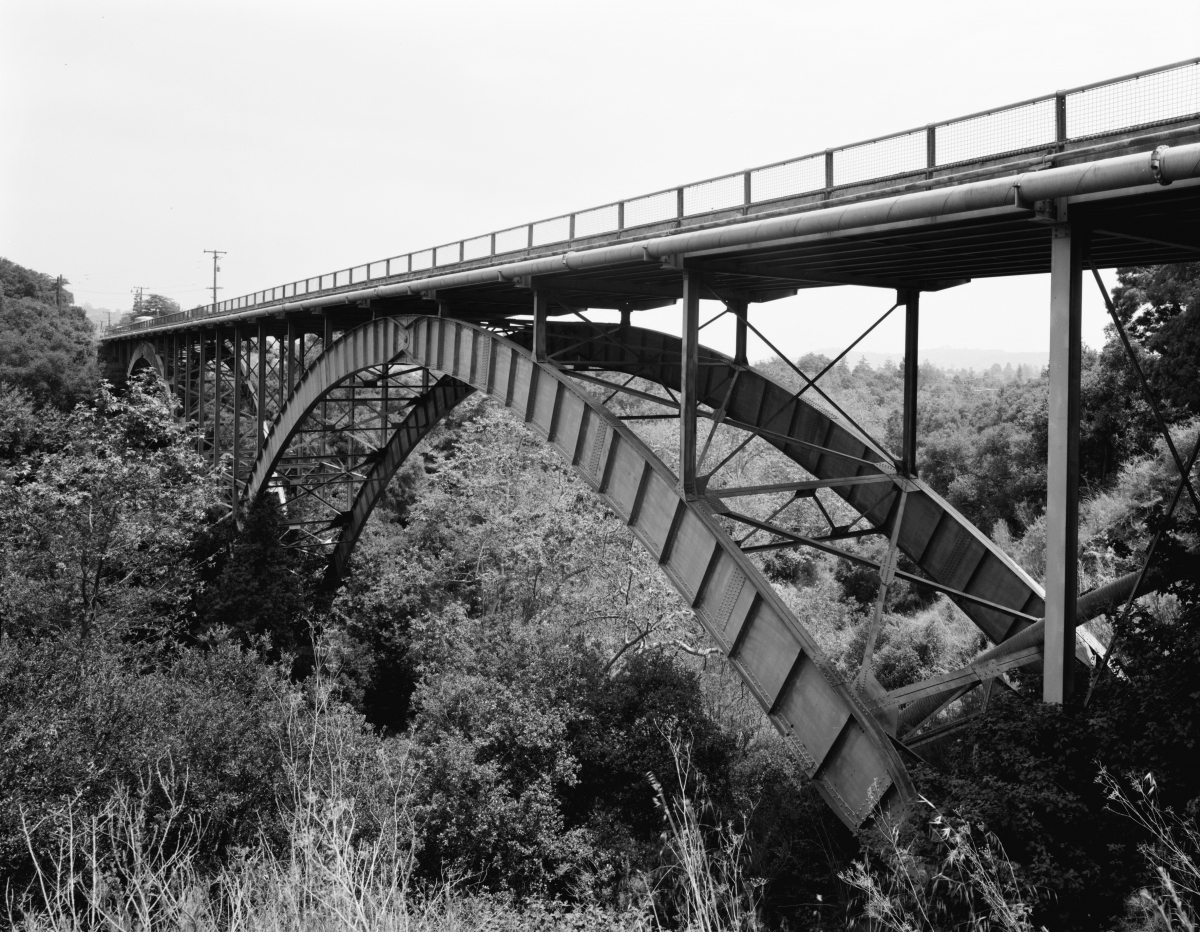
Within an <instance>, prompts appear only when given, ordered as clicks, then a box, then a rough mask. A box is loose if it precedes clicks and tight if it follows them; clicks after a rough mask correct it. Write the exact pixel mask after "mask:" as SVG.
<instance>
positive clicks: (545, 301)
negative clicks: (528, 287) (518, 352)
mask: <svg viewBox="0 0 1200 932" xmlns="http://www.w3.org/2000/svg"><path fill="white" fill-rule="evenodd" d="M549 307H550V300H549V298H547V296H546V293H545V292H544V291H535V292H534V293H533V358H534V360H535V361H537V362H545V361H546V311H547V309H548V308H549Z"/></svg>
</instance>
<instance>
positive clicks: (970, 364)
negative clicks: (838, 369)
mask: <svg viewBox="0 0 1200 932" xmlns="http://www.w3.org/2000/svg"><path fill="white" fill-rule="evenodd" d="M841 351H842V348H837V347H829V348H825V349H820V350H817V352H818V353H821V354H823V355H825V356H828V357H830V358H831V359H832V358H833V357H834V356H836V355H837V354H838V353H840V352H841ZM919 355H920V357H921V362H923V363H924V362H930V363H933V365H935V366H937V367H938V368H939V369H974V370H975V371H976V372H983V371H984V370H986V369H990V368H992V366H995V365H998V366H999V367H1000V368H1001V369H1003V368H1004V367H1005V366H1012V367H1013V368H1014V369H1016V368H1017V367H1018V366H1025V367H1028V368H1027V369H1026V371H1029V368H1032V369H1033V371H1034V372H1038V373H1040V372H1041V371H1042V369H1043V368H1044V367H1045V366H1046V365H1047V364H1048V363H1049V361H1050V354H1049V353H1039V352H1032V353H1030V352H1014V351H1011V350H995V349H963V348H960V347H953V346H935V347H931V348H929V349H925V348H922V349H921V352H920V354H919ZM903 358H904V351H903V350H901V351H899V352H895V353H877V352H870V353H860V352H858V351H855V352H852V353H851V354H850V355H849V356H847V357H846V362H847V363H848V364H850V365H851V366H857V365H858V364H859V362H861V361H863V360H865V361H866V363H867V365H868V366H870V367H871V368H872V369H878V368H879V367H880V366H882V365H885V364H887V363H888V362H890V363H891V364H892V365H897V366H898V365H899V364H900V361H901V360H902V359H903Z"/></svg>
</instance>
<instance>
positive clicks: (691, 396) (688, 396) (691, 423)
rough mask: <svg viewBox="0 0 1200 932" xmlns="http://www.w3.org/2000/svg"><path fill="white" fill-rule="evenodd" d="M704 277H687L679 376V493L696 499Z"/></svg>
mask: <svg viewBox="0 0 1200 932" xmlns="http://www.w3.org/2000/svg"><path fill="white" fill-rule="evenodd" d="M699 343H700V276H699V275H698V274H697V273H696V272H684V273H683V343H682V345H681V347H680V350H681V354H682V358H681V359H680V373H679V491H680V492H681V493H682V494H683V495H684V497H686V498H688V499H693V498H695V497H696V395H697V388H698V385H697V383H698V381H699V375H700V367H699V353H698V346H699Z"/></svg>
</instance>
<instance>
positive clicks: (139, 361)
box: [125, 342, 167, 382]
mask: <svg viewBox="0 0 1200 932" xmlns="http://www.w3.org/2000/svg"><path fill="white" fill-rule="evenodd" d="M147 368H149V369H153V370H154V371H155V372H157V373H158V377H159V379H160V380H162V381H164V382H165V381H166V380H167V367H166V364H165V363H164V362H163V360H162V357H161V356H159V355H158V350H157V349H155V347H154V344H153V343H146V342H142V343H139V344H138V345H137V346H135V347H134V348H133V350H132V351H130V354H129V365H128V366H126V368H125V381H126V382H128V381H129V380H130V378H132V377H133V374H134V373H135V372H138V371H140V370H142V369H147Z"/></svg>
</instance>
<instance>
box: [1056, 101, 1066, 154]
mask: <svg viewBox="0 0 1200 932" xmlns="http://www.w3.org/2000/svg"><path fill="white" fill-rule="evenodd" d="M1054 141H1055V142H1056V143H1058V150H1059V151H1060V152H1061V151H1062V150H1063V148H1064V147H1065V146H1066V144H1067V95H1066V94H1064V93H1063V92H1062V91H1059V92H1058V93H1057V94H1055V95H1054Z"/></svg>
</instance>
